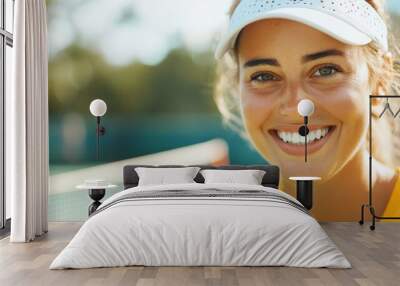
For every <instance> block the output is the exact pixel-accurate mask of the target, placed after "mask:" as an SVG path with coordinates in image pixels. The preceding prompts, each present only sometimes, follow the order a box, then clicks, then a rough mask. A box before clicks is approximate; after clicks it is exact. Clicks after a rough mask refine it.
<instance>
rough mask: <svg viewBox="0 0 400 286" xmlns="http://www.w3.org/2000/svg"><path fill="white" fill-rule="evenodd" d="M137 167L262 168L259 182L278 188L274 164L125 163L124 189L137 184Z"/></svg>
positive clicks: (197, 180) (276, 170)
mask: <svg viewBox="0 0 400 286" xmlns="http://www.w3.org/2000/svg"><path fill="white" fill-rule="evenodd" d="M137 167H148V168H168V167H170V168H177V167H200V168H201V169H219V170H249V169H252V170H263V171H265V175H264V177H263V179H262V182H261V184H262V185H263V186H265V187H271V188H275V189H278V188H279V167H278V166H274V165H226V166H218V167H216V166H211V165H188V166H184V165H127V166H125V167H124V189H128V188H133V187H136V186H137V185H138V182H139V176H138V174H137V173H136V171H135V168H137ZM194 180H195V181H196V182H197V183H204V178H203V176H202V175H201V174H200V172H199V173H198V174H197V176H196V177H195V178H194Z"/></svg>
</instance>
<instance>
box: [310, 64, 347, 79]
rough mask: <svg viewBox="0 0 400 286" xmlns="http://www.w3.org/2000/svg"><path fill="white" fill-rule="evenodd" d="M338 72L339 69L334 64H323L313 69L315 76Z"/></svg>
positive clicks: (330, 74) (326, 75) (325, 75)
mask: <svg viewBox="0 0 400 286" xmlns="http://www.w3.org/2000/svg"><path fill="white" fill-rule="evenodd" d="M338 72H340V70H339V69H338V68H337V67H335V66H323V67H321V68H319V69H317V70H316V71H315V73H314V74H313V76H315V77H328V76H332V75H335V74H336V73H338Z"/></svg>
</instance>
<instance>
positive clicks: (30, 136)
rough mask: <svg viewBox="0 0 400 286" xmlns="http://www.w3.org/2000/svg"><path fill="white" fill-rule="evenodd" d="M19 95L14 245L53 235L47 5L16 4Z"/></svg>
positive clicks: (9, 132) (14, 113)
mask: <svg viewBox="0 0 400 286" xmlns="http://www.w3.org/2000/svg"><path fill="white" fill-rule="evenodd" d="M14 11H15V18H14V48H13V52H14V70H13V92H12V93H11V98H6V101H8V103H6V104H7V106H8V107H9V108H7V110H6V166H7V168H6V169H7V172H6V187H9V188H10V190H11V236H10V241H12V242H28V241H31V240H33V239H35V237H36V236H40V235H42V234H43V233H45V232H47V195H48V173H49V171H48V170H49V163H48V162H49V160H48V94H47V80H48V79H47V74H48V72H47V23H46V6H45V0H18V1H15V10H14Z"/></svg>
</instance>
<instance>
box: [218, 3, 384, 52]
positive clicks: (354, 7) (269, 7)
mask: <svg viewBox="0 0 400 286" xmlns="http://www.w3.org/2000/svg"><path fill="white" fill-rule="evenodd" d="M272 18H275V19H276V18H280V19H288V20H293V21H297V22H300V23H303V24H305V25H308V26H310V27H312V28H314V29H317V30H319V31H321V32H323V33H325V34H327V35H329V36H331V37H332V38H335V39H337V40H338V41H341V42H343V43H345V44H349V45H355V46H363V45H366V44H369V43H370V42H373V43H374V44H375V45H376V47H377V48H379V49H381V50H382V51H383V52H387V51H388V39H387V28H386V25H385V22H384V21H383V20H382V18H381V17H380V16H379V14H378V13H377V12H376V10H375V9H374V8H373V7H372V6H371V5H369V4H368V3H367V2H366V0H329V1H328V0H241V1H240V3H239V5H238V6H237V7H236V9H235V11H234V13H233V15H232V17H231V19H230V22H229V26H228V29H227V30H226V31H225V33H224V34H223V36H222V38H221V40H220V42H219V44H218V46H217V49H216V51H215V57H216V59H221V58H222V57H223V56H224V55H225V53H226V52H231V51H232V49H233V47H234V45H235V42H236V39H237V37H238V35H239V33H240V31H241V30H242V29H243V28H244V27H246V26H247V25H249V24H251V23H254V22H256V21H259V20H264V19H272Z"/></svg>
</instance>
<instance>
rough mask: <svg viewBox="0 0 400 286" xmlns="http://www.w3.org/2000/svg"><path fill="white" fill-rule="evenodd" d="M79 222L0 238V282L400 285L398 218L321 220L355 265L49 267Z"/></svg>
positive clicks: (68, 285)
mask: <svg viewBox="0 0 400 286" xmlns="http://www.w3.org/2000/svg"><path fill="white" fill-rule="evenodd" d="M80 226H81V223H60V222H58V223H50V231H49V233H48V234H46V235H45V236H43V237H41V238H39V239H37V240H35V241H34V242H32V243H27V244H25V243H9V240H8V238H5V239H2V240H0V285H2V286H8V285H10V286H11V285H12V286H17V285H22V286H23V285H29V286H35V285H40V286H42V285H58V286H62V285H66V286H72V285H84V286H90V285H96V286H97V285H121V286H122V285H136V286H181V285H193V286H217V285H218V286H220V285H226V286H265V285H290V286H291V285H305V286H311V285H312V286H314V285H316V286H317V285H346V286H347V285H349V286H352V285H354V286H356V285H368V286H369V285H376V286H379V285H384V286H390V285H399V282H398V281H399V280H398V273H400V224H397V223H380V224H378V225H377V229H376V230H375V231H370V230H369V228H368V226H359V225H358V224H357V223H322V227H323V228H324V229H325V230H326V232H327V233H328V234H329V236H330V238H331V239H332V240H333V241H334V242H335V243H336V244H337V245H338V247H339V248H340V249H341V250H342V251H343V252H344V254H345V255H346V257H347V258H348V259H349V260H350V262H351V263H352V266H353V268H352V269H346V270H344V269H306V268H289V267H143V266H137V267H117V268H100V269H85V270H57V271H50V270H49V269H48V267H49V265H50V263H51V261H52V260H53V259H54V258H55V256H56V255H57V254H58V253H59V252H60V251H61V250H62V249H63V248H64V247H65V246H66V244H67V243H68V242H69V241H70V240H71V238H72V237H73V236H74V234H75V233H76V232H77V231H78V229H79V228H80Z"/></svg>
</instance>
